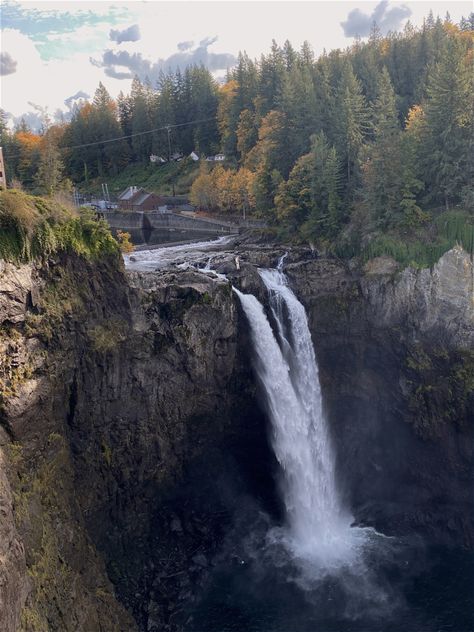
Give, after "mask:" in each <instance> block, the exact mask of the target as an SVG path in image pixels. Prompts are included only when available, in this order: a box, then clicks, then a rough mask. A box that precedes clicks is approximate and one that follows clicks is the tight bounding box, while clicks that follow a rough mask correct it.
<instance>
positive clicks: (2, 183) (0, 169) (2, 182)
mask: <svg viewBox="0 0 474 632" xmlns="http://www.w3.org/2000/svg"><path fill="white" fill-rule="evenodd" d="M6 188H7V174H6V173H5V163H4V161H3V151H2V148H1V147H0V190H2V189H6Z"/></svg>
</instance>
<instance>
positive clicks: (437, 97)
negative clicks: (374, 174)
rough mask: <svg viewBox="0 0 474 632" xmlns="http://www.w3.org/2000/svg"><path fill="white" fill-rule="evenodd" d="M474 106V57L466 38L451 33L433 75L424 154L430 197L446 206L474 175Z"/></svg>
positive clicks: (428, 101) (425, 118)
mask: <svg viewBox="0 0 474 632" xmlns="http://www.w3.org/2000/svg"><path fill="white" fill-rule="evenodd" d="M473 110H474V103H473V73H472V59H469V58H468V56H467V53H466V48H465V45H464V42H463V41H462V40H461V41H460V40H459V39H458V38H455V37H449V38H448V39H447V41H446V45H445V50H444V55H443V57H442V59H441V60H440V61H439V62H438V63H437V64H436V66H435V67H434V69H433V72H432V73H431V76H430V79H429V85H428V98H427V100H426V103H425V107H424V111H425V117H424V135H423V140H424V146H423V156H422V159H423V163H424V166H425V182H426V184H427V188H428V190H429V192H430V197H431V199H432V200H433V201H438V202H441V203H443V204H444V205H445V207H446V208H449V206H450V205H451V204H453V203H455V202H456V201H459V196H460V192H461V191H462V190H464V189H465V187H466V186H469V183H472V178H473V176H474V173H473V159H472V156H471V155H470V149H472V126H473V116H474V111H473Z"/></svg>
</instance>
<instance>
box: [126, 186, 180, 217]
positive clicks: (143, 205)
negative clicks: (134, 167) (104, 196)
mask: <svg viewBox="0 0 474 632" xmlns="http://www.w3.org/2000/svg"><path fill="white" fill-rule="evenodd" d="M189 206H190V205H189V201H188V199H187V198H186V197H183V196H172V195H157V194H156V193H149V192H148V191H145V189H142V188H139V187H136V186H131V187H128V188H127V189H125V191H123V192H122V193H121V194H120V195H119V196H118V208H119V209H120V210H122V211H162V212H165V211H167V210H177V211H181V210H183V209H185V210H189ZM191 208H192V207H191Z"/></svg>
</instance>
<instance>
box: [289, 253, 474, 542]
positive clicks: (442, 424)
mask: <svg viewBox="0 0 474 632" xmlns="http://www.w3.org/2000/svg"><path fill="white" fill-rule="evenodd" d="M286 271H287V274H288V276H289V278H290V280H291V283H292V285H293V286H294V288H295V290H296V292H297V294H298V296H299V297H300V298H301V300H302V301H303V302H304V303H305V305H306V307H307V310H308V313H309V319H310V325H311V329H312V335H313V341H314V344H315V348H316V353H317V356H318V361H319V364H320V370H321V379H322V387H323V393H324V399H325V405H326V409H327V412H328V415H329V418H330V423H331V429H332V432H333V435H334V438H335V442H336V445H337V449H338V458H339V466H340V467H339V473H340V479H341V484H342V486H343V488H344V489H345V491H346V493H347V495H348V496H349V499H350V505H351V506H352V507H353V509H354V513H355V516H356V518H357V519H358V520H360V521H362V522H363V521H367V520H369V521H371V522H372V523H373V522H375V524H376V526H378V527H379V528H381V529H383V530H384V531H385V532H391V533H410V532H414V531H415V532H421V533H424V534H425V535H427V536H428V537H430V538H434V539H440V540H441V541H445V542H451V543H453V542H457V543H464V544H466V545H468V546H472V544H473V542H474V522H473V511H472V509H473V507H472V504H473V499H472V488H471V483H470V479H471V477H472V471H473V465H474V462H473V456H474V455H473V445H474V444H473V434H474V429H473V420H474V344H473V343H474V289H473V288H474V269H473V263H472V260H471V258H470V257H469V255H468V254H466V252H465V251H463V250H462V249H461V248H459V247H456V248H454V249H452V250H451V251H449V252H447V253H446V254H445V255H444V256H443V257H441V259H440V260H439V262H438V263H437V264H435V266H434V267H433V268H432V269H428V268H425V269H419V270H417V269H413V268H405V269H403V270H400V269H399V267H398V266H397V264H396V263H395V262H394V261H393V260H391V259H388V258H379V259H374V260H372V261H371V262H369V263H368V264H367V265H366V267H365V269H364V270H359V269H350V268H349V267H347V266H345V265H343V264H342V263H340V262H337V261H325V260H311V261H303V262H301V263H294V264H290V265H289V266H288V268H287V270H286Z"/></svg>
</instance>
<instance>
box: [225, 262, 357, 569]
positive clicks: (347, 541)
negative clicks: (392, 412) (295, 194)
mask: <svg viewBox="0 0 474 632" xmlns="http://www.w3.org/2000/svg"><path fill="white" fill-rule="evenodd" d="M281 261H282V260H281ZM281 267H282V266H281V265H280V266H279V269H277V270H260V271H259V272H260V276H261V278H262V280H263V282H264V284H265V286H266V288H267V290H268V292H269V298H270V306H271V309H272V312H273V316H274V318H275V322H276V326H277V337H278V339H277V337H275V335H274V333H273V330H272V327H271V325H270V322H269V319H268V318H267V316H266V314H265V311H264V308H263V306H262V305H261V303H260V302H259V301H258V300H257V299H256V298H255V297H254V296H252V295H248V294H243V293H242V292H240V291H239V290H235V292H236V293H237V294H238V296H239V298H240V301H241V303H242V307H243V310H244V312H245V314H246V316H247V318H248V321H249V323H250V328H251V334H252V340H253V344H254V348H255V355H256V370H257V374H258V377H259V379H260V381H261V383H262V386H263V390H264V394H265V398H266V403H267V406H268V410H269V414H270V418H271V422H272V430H273V447H274V450H275V454H276V457H277V459H278V461H279V463H280V466H281V468H282V491H283V499H284V503H285V506H286V510H287V527H286V528H285V529H284V530H283V532H280V538H281V539H282V540H283V543H284V544H285V545H286V546H287V548H289V549H290V551H291V553H292V554H293V555H294V556H295V557H296V558H297V559H298V560H300V561H301V562H303V563H304V564H309V565H310V566H313V567H314V566H316V567H318V568H326V569H327V568H333V567H340V566H342V565H346V564H347V565H350V564H351V563H353V562H354V561H355V557H357V556H358V551H359V549H360V547H361V546H362V545H363V542H364V540H365V533H364V532H365V530H364V529H358V528H351V526H350V525H351V522H352V516H351V515H350V513H349V512H348V511H347V510H346V509H345V508H344V506H343V503H342V502H341V498H340V494H339V492H338V489H337V484H336V477H335V465H334V463H335V459H334V454H333V449H332V445H331V439H330V436H329V433H328V428H327V424H326V420H325V417H324V412H323V407H322V399H321V388H320V384H319V376H318V366H317V363H316V357H315V353H314V348H313V343H312V340H311V334H310V331H309V327H308V320H307V316H306V312H305V309H304V307H303V305H302V304H301V303H300V302H299V301H298V299H297V298H296V296H295V295H294V294H293V292H292V291H291V289H290V288H289V287H288V284H287V281H286V277H285V275H284V274H283V273H282V272H281Z"/></svg>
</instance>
